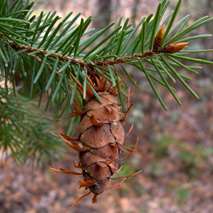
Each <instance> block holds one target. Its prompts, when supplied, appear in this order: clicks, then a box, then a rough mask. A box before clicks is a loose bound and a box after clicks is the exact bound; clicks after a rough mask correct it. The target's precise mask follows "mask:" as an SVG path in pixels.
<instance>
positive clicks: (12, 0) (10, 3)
mask: <svg viewBox="0 0 213 213" xmlns="http://www.w3.org/2000/svg"><path fill="white" fill-rule="evenodd" d="M14 1H15V0H9V1H8V2H9V5H12V3H13V2H14ZM22 2H23V1H22Z"/></svg>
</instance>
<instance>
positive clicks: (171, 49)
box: [160, 42, 189, 53]
mask: <svg viewBox="0 0 213 213" xmlns="http://www.w3.org/2000/svg"><path fill="white" fill-rule="evenodd" d="M188 43H189V42H182V43H176V44H169V45H167V46H165V47H163V48H162V49H161V50H160V52H162V53H177V52H179V51H181V50H182V49H183V48H184V47H185V46H186V45H187V44H188Z"/></svg>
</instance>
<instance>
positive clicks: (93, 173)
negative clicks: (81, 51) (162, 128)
mask: <svg viewBox="0 0 213 213" xmlns="http://www.w3.org/2000/svg"><path fill="white" fill-rule="evenodd" d="M72 78H73V79H74V80H75V81H76V82H77V83H78V85H79V87H78V90H79V92H80V93H83V92H82V91H83V90H82V89H83V86H82V85H81V84H80V82H79V81H78V80H77V79H76V78H75V77H74V76H72ZM87 80H88V81H89V82H90V83H91V84H92V85H93V88H94V89H95V90H96V92H97V93H98V95H99V97H100V99H101V101H102V103H100V102H99V101H98V100H97V99H96V98H95V96H94V94H93V93H92V91H91V89H90V88H89V87H88V88H87V97H88V99H89V100H88V102H87V104H86V105H85V106H84V108H83V109H80V107H79V106H78V104H77V102H76V101H74V106H75V109H76V111H75V112H74V113H71V114H70V115H69V116H68V117H67V118H71V117H74V116H77V115H80V116H81V121H80V124H79V137H78V138H71V137H69V136H67V135H63V134H59V135H58V137H60V138H62V139H63V140H64V141H65V142H66V143H67V145H68V146H69V147H70V148H72V149H74V150H75V151H77V152H79V159H80V161H79V164H78V166H76V165H74V166H75V167H77V168H81V169H82V173H78V172H74V171H70V170H65V169H60V170H57V169H53V168H52V170H54V171H59V172H63V173H67V174H72V175H83V177H84V181H83V180H81V179H79V180H80V181H79V182H80V184H81V185H80V188H81V187H85V189H88V188H89V190H90V192H88V193H87V194H85V195H83V196H82V197H80V198H79V199H78V200H77V201H75V202H74V203H73V205H72V206H71V207H70V209H71V208H72V207H73V206H74V205H76V204H77V203H78V202H79V201H80V200H81V199H82V198H84V197H86V196H87V195H89V194H90V193H93V194H94V197H93V199H92V202H93V203H96V202H97V196H98V195H99V194H101V193H103V192H104V191H105V190H106V189H113V188H117V187H118V186H119V185H120V184H121V183H122V182H123V181H124V180H125V179H126V178H127V177H129V176H132V175H135V174H138V173H139V172H140V171H139V172H137V173H135V174H131V175H127V176H124V177H118V178H124V179H123V181H121V182H120V183H117V184H115V185H114V186H112V187H109V186H108V185H109V181H110V179H118V178H111V176H113V175H115V174H117V173H118V161H119V153H120V152H121V151H125V150H128V151H129V152H130V154H129V155H128V156H127V157H126V158H128V157H129V156H130V155H131V153H132V152H134V151H137V150H135V148H136V146H137V143H138V140H137V142H136V144H135V146H134V147H133V148H132V149H128V148H125V147H123V146H122V145H123V142H124V129H123V126H122V122H123V121H124V120H125V119H126V117H127V114H126V115H125V114H124V113H122V112H121V110H120V106H119V103H118V101H117V100H116V98H115V95H117V87H114V88H111V86H110V87H109V88H106V83H107V79H105V78H104V73H103V74H102V79H101V80H99V79H98V78H96V83H97V86H95V85H94V83H93V82H92V80H91V79H90V78H89V77H88V79H87ZM129 109H130V107H129V108H128V110H127V112H128V111H129ZM124 115H125V116H124ZM80 144H81V145H80ZM126 158H125V159H126Z"/></svg>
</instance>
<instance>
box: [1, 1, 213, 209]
mask: <svg viewBox="0 0 213 213" xmlns="http://www.w3.org/2000/svg"><path fill="white" fill-rule="evenodd" d="M11 2H12V1H11ZM159 2H160V1H159V0H149V1H145V0H35V6H34V10H35V13H36V14H39V13H40V12H41V10H44V11H49V10H51V11H54V10H56V11H57V13H58V14H59V15H61V16H65V15H66V14H67V13H68V12H70V11H73V12H74V14H77V13H78V12H81V13H82V17H85V18H86V17H88V16H90V15H92V16H93V26H92V27H94V28H96V29H101V28H103V27H105V26H106V25H107V24H108V23H110V22H116V21H118V19H119V18H120V16H123V17H124V19H125V18H127V17H129V18H130V19H131V22H132V23H133V25H135V24H137V23H138V21H139V20H140V19H141V18H142V17H144V16H147V15H148V14H150V13H154V12H155V11H156V8H157V5H158V3H159ZM176 3H177V1H176V0H171V4H170V11H171V10H172V9H173V8H174V5H175V4H176ZM168 13H169V11H168ZM187 14H191V18H190V21H189V23H193V22H194V21H195V20H197V19H199V18H201V17H202V16H205V15H208V16H211V17H212V16H213V1H212V0H202V1H199V0H185V1H183V3H182V5H181V11H180V13H179V19H180V18H181V17H183V16H185V15H187ZM205 33H206V34H207V33H211V34H213V24H212V22H211V23H209V24H208V25H206V26H205V27H202V28H201V29H199V30H197V31H195V32H194V35H197V34H205ZM190 47H191V49H213V40H212V38H206V39H203V40H195V41H191V42H190ZM195 57H196V56H195ZM199 57H201V58H203V59H207V58H208V60H211V59H212V58H213V56H212V53H202V54H201V53H200V55H199ZM127 69H128V67H127ZM179 72H182V73H184V72H185V71H184V70H179ZM187 74H188V75H189V74H190V73H187ZM132 75H133V77H135V79H137V83H138V84H139V85H140V86H141V87H142V88H143V90H142V91H139V90H137V89H135V92H134V95H133V96H132V99H131V102H132V103H133V104H134V107H133V108H132V110H131V113H130V114H129V118H128V121H127V122H126V124H125V129H126V131H127V132H128V129H129V128H130V126H131V124H132V123H134V129H133V131H132V132H131V133H130V134H129V135H128V136H127V137H126V140H125V144H126V145H128V146H131V145H133V144H134V142H135V141H136V137H137V135H139V136H140V143H139V145H138V150H139V152H137V153H134V154H133V155H132V156H131V157H130V158H129V159H128V160H127V161H126V162H125V163H124V167H123V169H122V171H121V175H126V174H131V173H133V172H136V171H138V170H140V169H143V172H142V173H141V174H139V175H137V176H135V177H133V178H129V179H127V180H126V181H125V182H124V183H123V184H122V186H121V187H120V188H119V189H116V190H114V191H107V192H105V193H104V194H103V195H101V196H100V197H99V199H98V203H97V204H96V205H93V204H91V198H90V197H87V198H85V199H84V200H82V201H81V202H80V203H79V204H78V205H76V206H75V207H74V208H73V209H72V212H76V213H81V212H88V213H92V212H100V213H102V212H105V213H114V212H115V213H119V212H123V213H124V212H125V213H130V212H132V213H133V212H134V213H135V212H136V213H137V212H142V213H143V212H144V213H146V212H148V213H161V212H162V213H172V212H174V213H177V212H190V213H192V212H193V213H196V212H199V213H210V212H213V202H212V201H213V95H212V94H213V82H212V80H213V72H212V66H211V67H210V66H207V65H203V70H200V71H199V74H198V75H195V74H191V75H190V77H192V81H191V82H189V85H190V86H191V87H192V89H193V90H194V91H195V92H196V93H197V94H198V95H199V97H200V100H196V99H195V98H194V97H193V96H192V95H191V94H189V93H188V91H186V90H185V88H183V86H182V85H181V84H178V83H177V85H175V88H176V89H177V95H178V97H179V98H180V100H181V102H182V103H183V106H182V107H179V106H178V104H177V103H176V102H175V100H174V99H173V97H172V95H171V94H169V92H168V91H167V90H166V89H164V88H162V87H159V88H158V89H159V92H160V94H161V95H162V97H163V99H164V100H165V102H166V104H167V106H168V109H169V111H168V112H165V111H164V110H163V108H162V107H161V105H160V103H158V101H157V98H156V97H155V96H154V94H153V92H152V90H151V88H150V86H149V84H148V82H147V80H146V79H145V78H144V77H143V76H142V75H140V73H139V72H137V70H134V71H133V73H132ZM44 101H45V100H44ZM55 131H58V132H62V131H63V130H62V129H60V127H56V129H55ZM77 158H78V156H77V154H76V153H74V152H72V151H71V150H67V152H65V153H63V157H62V159H60V160H58V162H54V165H53V167H55V168H59V167H62V168H67V169H70V167H71V164H72V161H73V160H76V161H77ZM0 166H1V168H0V171H1V173H0V183H1V184H0V212H15V213H19V212H20V213H22V212H27V213H46V212H51V213H54V212H59V213H60V212H65V211H66V210H67V209H68V208H69V207H70V206H71V204H72V203H73V202H74V201H75V200H76V199H77V198H78V197H80V196H81V195H82V194H83V193H85V192H84V190H79V189H78V179H77V178H76V177H75V176H69V175H66V174H56V173H53V172H51V171H50V170H49V168H48V167H47V166H46V167H44V168H40V167H39V168H37V169H35V170H32V168H30V167H27V166H25V167H23V166H19V165H17V164H16V163H15V162H14V161H13V160H12V159H10V158H9V159H8V162H7V164H6V165H4V162H3V161H0Z"/></svg>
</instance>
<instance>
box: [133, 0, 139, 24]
mask: <svg viewBox="0 0 213 213" xmlns="http://www.w3.org/2000/svg"><path fill="white" fill-rule="evenodd" d="M139 4H140V0H134V4H133V7H132V24H133V26H135V25H136V22H137V12H138V11H137V8H138V6H139Z"/></svg>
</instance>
